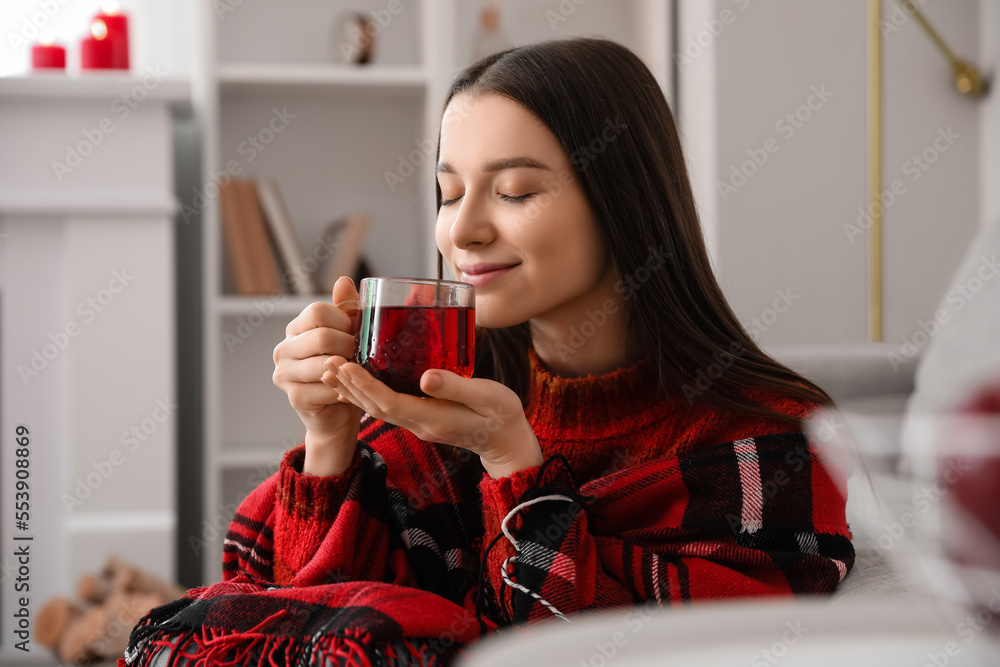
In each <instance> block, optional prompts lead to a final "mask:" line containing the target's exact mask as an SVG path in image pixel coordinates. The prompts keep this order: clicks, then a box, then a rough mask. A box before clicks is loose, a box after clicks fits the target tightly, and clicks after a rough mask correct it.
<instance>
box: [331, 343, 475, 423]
mask: <svg viewBox="0 0 1000 667" xmlns="http://www.w3.org/2000/svg"><path fill="white" fill-rule="evenodd" d="M338 366H339V371H338V374H337V379H338V380H339V381H340V384H341V391H342V392H343V391H345V390H346V391H347V392H350V395H351V400H352V402H354V403H355V405H359V407H361V408H362V409H364V411H365V412H367V413H368V414H370V415H371V416H372V417H375V418H376V419H381V420H383V421H387V422H389V423H391V424H395V425H396V426H402V427H403V428H406V429H408V430H410V431H412V432H413V433H414V434H415V435H416V436H417V437H418V438H420V439H421V440H427V441H430V442H437V441H439V440H443V439H447V438H449V437H450V435H452V434H453V432H456V433H457V432H464V430H467V426H468V424H467V423H466V422H467V420H468V418H469V417H473V416H474V413H473V412H472V411H471V410H469V409H468V408H466V407H465V406H463V405H458V404H455V403H452V402H451V401H447V400H440V399H436V398H420V397H417V396H410V395H409V394H401V393H399V392H396V391H393V390H392V389H390V388H389V387H388V386H386V384H385V383H383V382H381V381H379V380H377V379H376V378H375V377H373V376H372V375H371V373H369V372H368V371H366V370H365V369H364V368H362V367H361V366H359V365H358V364H354V363H339V362H338ZM442 425H447V427H446V428H444V427H443V426H442ZM443 428H444V430H442V429H443ZM445 430H446V431H448V433H447V434H446V433H445V432H444V431H445Z"/></svg>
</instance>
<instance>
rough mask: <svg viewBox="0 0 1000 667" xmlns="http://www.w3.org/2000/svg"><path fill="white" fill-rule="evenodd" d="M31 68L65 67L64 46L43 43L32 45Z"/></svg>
mask: <svg viewBox="0 0 1000 667" xmlns="http://www.w3.org/2000/svg"><path fill="white" fill-rule="evenodd" d="M31 69H33V70H39V69H63V70H64V69H66V48H65V47H63V46H58V45H56V44H45V43H42V44H34V45H32V47H31Z"/></svg>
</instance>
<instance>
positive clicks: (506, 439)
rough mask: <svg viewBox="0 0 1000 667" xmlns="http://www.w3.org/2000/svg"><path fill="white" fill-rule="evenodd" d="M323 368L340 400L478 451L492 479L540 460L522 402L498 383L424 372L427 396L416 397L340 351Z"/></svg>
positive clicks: (417, 431)
mask: <svg viewBox="0 0 1000 667" xmlns="http://www.w3.org/2000/svg"><path fill="white" fill-rule="evenodd" d="M326 367H327V369H329V370H330V371H331V372H332V373H333V375H334V376H335V385H336V386H337V388H338V391H339V393H340V395H341V398H340V400H341V401H349V402H350V403H352V404H354V405H356V406H358V407H359V408H361V409H363V410H364V411H365V412H367V413H368V414H370V415H371V416H372V417H376V418H378V419H382V420H384V421H387V422H389V423H391V424H395V425H397V426H401V427H403V428H405V429H408V430H409V431H412V432H413V434H414V435H416V436H417V437H418V438H420V439H421V440H427V441H428V442H440V443H443V444H449V445H455V446H457V447H463V448H465V449H468V450H470V451H472V452H474V453H476V454H478V455H479V458H480V459H481V460H482V462H483V467H484V468H485V469H486V472H487V473H489V475H490V477H493V478H494V479H497V478H499V477H505V476H507V475H510V474H511V473H514V472H517V471H519V470H524V469H525V468H530V467H532V466H537V465H541V464H542V462H543V457H542V450H541V448H540V447H539V446H538V439H537V438H536V437H535V434H534V432H533V431H532V430H531V425H530V424H528V420H527V418H525V416H524V408H523V407H522V405H521V400H520V399H519V398H518V397H517V394H515V393H514V392H513V391H511V390H510V389H509V388H508V387H506V386H504V385H502V384H500V383H499V382H494V381H492V380H487V379H484V378H464V377H462V376H460V375H457V374H455V373H452V372H450V371H445V370H436V369H434V370H427V371H424V374H423V375H422V376H421V378H420V389H421V390H422V391H423V392H424V393H425V394H427V395H428V396H431V398H421V397H418V396H410V395H409V394H400V393H398V392H395V391H393V390H392V389H390V388H389V387H387V386H386V385H385V384H384V383H383V382H380V381H379V380H376V379H375V378H374V377H372V375H371V374H370V373H368V372H367V371H366V370H365V369H363V368H362V367H361V366H359V365H358V364H355V363H350V362H348V361H347V360H346V359H345V358H344V356H343V355H336V356H333V357H330V358H329V359H328V360H327V361H326ZM324 377H326V376H325V375H324Z"/></svg>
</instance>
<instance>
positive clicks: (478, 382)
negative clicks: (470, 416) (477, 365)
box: [420, 368, 502, 414]
mask: <svg viewBox="0 0 1000 667" xmlns="http://www.w3.org/2000/svg"><path fill="white" fill-rule="evenodd" d="M494 385H495V383H493V382H490V381H488V380H483V379H482V378H466V377H462V376H461V375H459V374H458V373H452V372H451V371H446V370H444V369H440V368H430V369H428V370H426V371H424V373H423V375H421V376H420V389H421V390H422V391H423V392H424V393H425V394H427V395H428V396H432V397H434V398H443V399H446V400H449V401H455V402H457V403H462V404H464V405H466V406H468V407H469V408H471V409H472V410H473V411H475V412H478V413H480V414H484V412H483V411H484V410H486V409H487V408H489V407H492V406H495V405H496V404H497V403H498V402H499V401H500V398H501V397H500V396H497V395H496V392H495V389H496V387H495V386H494ZM501 386H502V385H501Z"/></svg>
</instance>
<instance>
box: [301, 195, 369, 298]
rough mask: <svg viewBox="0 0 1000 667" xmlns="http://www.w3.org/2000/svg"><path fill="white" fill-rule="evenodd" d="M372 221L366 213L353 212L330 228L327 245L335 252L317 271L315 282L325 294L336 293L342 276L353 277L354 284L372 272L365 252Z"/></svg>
mask: <svg viewBox="0 0 1000 667" xmlns="http://www.w3.org/2000/svg"><path fill="white" fill-rule="evenodd" d="M370 223H371V220H370V218H369V217H368V215H367V214H365V213H351V214H349V215H347V216H344V217H342V218H338V219H336V220H334V221H333V222H331V223H330V224H329V225H327V227H326V230H325V231H324V233H323V239H324V245H326V246H327V247H328V248H331V249H332V252H330V253H329V257H328V258H327V260H326V261H325V262H323V263H322V264H320V265H319V266H318V267H317V269H316V280H315V282H316V283H317V285H319V286H320V288H321V289H322V290H323V292H324V293H326V294H330V293H332V292H333V284H334V283H335V282H337V279H338V278H340V277H341V276H350V277H351V279H352V280H354V281H355V283H357V282H358V279H359V277H365V275H367V274H370V273H371V267H370V265H369V264H368V262H367V261H366V260H365V258H364V255H363V251H364V245H365V237H366V236H367V235H368V227H369V225H370Z"/></svg>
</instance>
